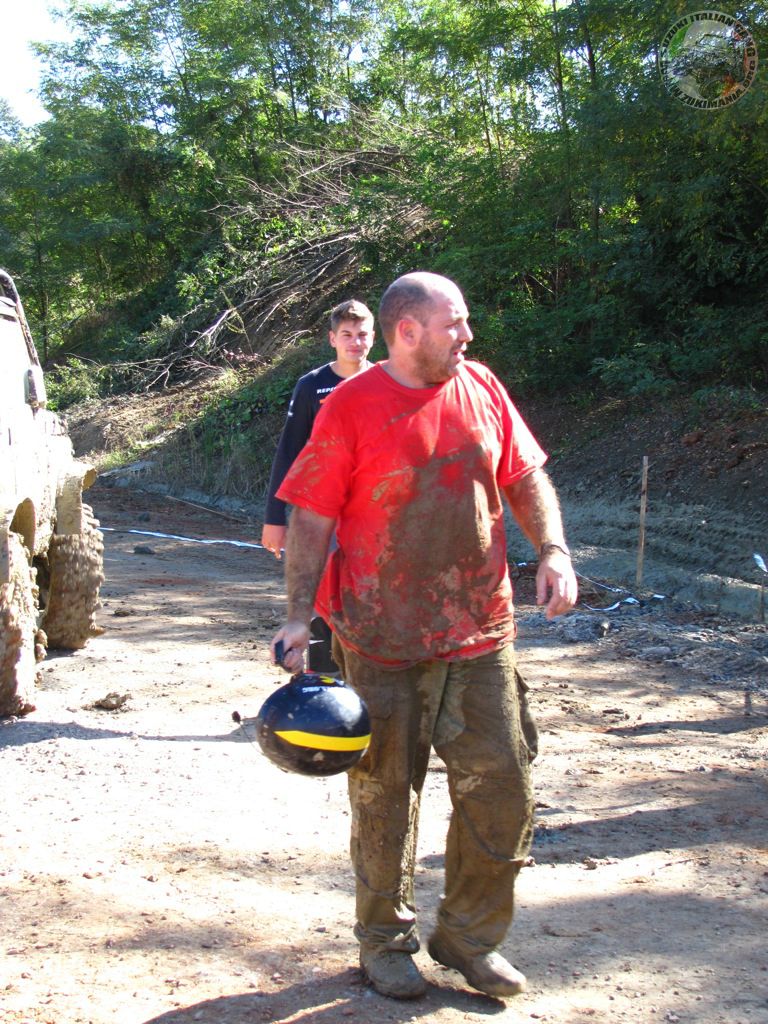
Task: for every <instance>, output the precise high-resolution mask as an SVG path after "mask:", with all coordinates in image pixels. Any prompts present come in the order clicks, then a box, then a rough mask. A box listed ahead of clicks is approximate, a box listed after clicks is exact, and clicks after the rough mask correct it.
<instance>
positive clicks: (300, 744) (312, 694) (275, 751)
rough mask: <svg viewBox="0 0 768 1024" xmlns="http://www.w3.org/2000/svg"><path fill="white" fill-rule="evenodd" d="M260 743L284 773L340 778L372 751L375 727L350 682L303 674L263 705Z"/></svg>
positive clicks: (258, 729)
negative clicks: (372, 736) (373, 728)
mask: <svg viewBox="0 0 768 1024" xmlns="http://www.w3.org/2000/svg"><path fill="white" fill-rule="evenodd" d="M256 738H257V739H258V741H259V745H260V746H261V749H262V751H263V752H264V753H265V754H266V755H267V757H268V758H269V759H270V761H272V762H274V764H276V765H277V766H278V768H282V769H283V771H287V772H298V773H299V774H300V775H337V774H338V773H339V772H345V771H347V769H348V768H352V766H353V765H355V764H357V762H358V761H359V760H360V758H361V757H362V756H363V754H364V753H365V751H366V750H367V749H368V743H369V742H370V739H371V722H370V719H369V717H368V709H367V708H366V706H365V704H364V703H363V701H362V700H361V699H360V698H359V697H358V695H357V694H356V693H355V691H354V690H353V689H352V688H351V687H349V686H347V685H346V683H344V682H342V681H341V680H340V679H334V678H332V677H331V676H325V675H320V674H319V673H318V672H300V673H299V674H298V675H295V676H294V677H293V679H291V681H290V682H289V683H286V684H285V686H281V687H280V688H279V689H278V690H275V692H274V693H272V694H270V696H269V697H267V699H266V700H265V701H264V703H263V704H262V706H261V710H260V711H259V713H258V715H257V717H256Z"/></svg>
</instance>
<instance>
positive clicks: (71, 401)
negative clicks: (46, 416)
mask: <svg viewBox="0 0 768 1024" xmlns="http://www.w3.org/2000/svg"><path fill="white" fill-rule="evenodd" d="M108 373H109V371H108V367H105V366H100V365H99V364H97V363H94V362H92V361H90V360H88V361H85V360H83V359H78V358H77V357H76V356H70V357H69V358H68V359H66V360H64V362H62V363H59V364H58V365H57V366H55V367H54V368H53V369H52V370H50V371H49V372H48V373H47V374H46V378H45V387H46V392H47V394H48V405H49V406H50V408H51V409H56V410H59V411H62V410H64V409H67V408H69V406H71V405H84V404H85V403H86V402H92V401H95V400H96V399H98V398H102V397H104V395H105V394H107V392H108V388H107V384H108Z"/></svg>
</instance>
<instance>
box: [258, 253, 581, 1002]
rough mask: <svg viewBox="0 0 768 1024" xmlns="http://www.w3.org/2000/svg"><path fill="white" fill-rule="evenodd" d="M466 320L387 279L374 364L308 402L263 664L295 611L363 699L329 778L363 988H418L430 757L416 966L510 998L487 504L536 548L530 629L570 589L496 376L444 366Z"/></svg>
mask: <svg viewBox="0 0 768 1024" xmlns="http://www.w3.org/2000/svg"><path fill="white" fill-rule="evenodd" d="M468 318H469V313H468V311H467V307H466V304H465V302H464V298H463V296H462V294H461V292H460V290H459V289H458V287H457V286H456V285H455V284H454V283H453V282H452V281H449V280H448V279H446V278H444V277H440V276H439V275H436V274H428V273H414V274H406V275H405V276H404V277H401V278H399V279H398V280H397V281H395V282H394V284H392V285H391V286H390V287H389V288H388V289H387V291H386V293H385V295H384V297H383V299H382V302H381V307H380V310H379V321H380V324H381V328H382V331H383V334H384V338H385V341H386V343H387V349H388V357H387V359H385V360H383V361H382V362H381V363H378V364H377V365H376V366H374V367H372V368H371V369H369V370H366V371H364V372H363V373H361V374H359V375H357V376H355V377H354V378H351V379H350V380H348V381H347V382H346V383H345V384H344V387H343V388H339V389H337V390H336V391H334V393H333V394H332V395H330V396H329V398H328V400H327V401H326V402H325V403H324V405H323V408H322V410H321V411H320V414H319V415H318V418H317V420H316V422H315V427H314V429H313V432H312V436H311V438H310V441H309V442H308V444H307V445H306V447H305V448H304V450H303V451H302V453H301V454H300V456H299V457H298V458H297V460H296V462H295V463H294V464H293V466H292V467H291V470H290V471H289V473H288V474H287V476H286V478H285V480H284V482H283V485H282V487H281V488H280V491H279V492H278V495H279V497H280V498H281V499H283V500H284V501H287V502H289V503H290V504H291V505H293V506H294V508H293V513H292V516H291V524H290V528H289V531H288V543H287V552H286V580H287V588H288V621H287V622H286V624H285V625H284V626H283V627H282V628H281V629H280V630H279V631H278V633H277V634H276V636H275V638H274V640H273V651H274V644H275V643H276V642H277V641H278V640H281V641H282V642H283V647H284V649H285V651H286V652H287V653H286V655H285V658H284V664H285V665H286V667H288V668H290V669H292V670H298V669H300V668H301V667H302V665H303V652H304V650H305V648H306V646H307V643H308V640H309V622H310V619H311V617H312V610H313V607H314V605H315V604H316V605H317V607H318V608H319V610H320V612H321V614H322V615H323V616H324V617H325V618H326V619H327V621H328V622H330V624H331V626H332V628H333V631H334V658H335V660H336V661H337V663H338V664H339V666H340V667H341V670H342V675H343V677H344V678H345V679H346V681H347V682H349V683H350V685H351V686H353V687H354V688H355V689H356V690H357V691H358V693H359V694H360V696H361V697H362V698H363V699H364V700H365V701H366V703H367V705H368V709H369V712H370V714H371V719H372V736H371V745H370V747H369V749H368V751H367V753H366V755H365V756H364V757H363V758H362V760H361V761H360V762H359V763H358V765H356V766H355V768H354V769H352V770H351V771H350V773H349V795H350V804H351V808H352V840H351V854H352V861H353V865H354V868H355V875H356V881H357V888H356V911H357V924H356V926H355V935H356V936H357V939H358V941H359V942H360V963H361V966H362V968H363V970H364V972H365V974H366V975H367V977H368V979H369V980H370V982H371V983H372V985H373V986H374V988H376V990H377V991H379V992H381V993H382V994H384V995H388V996H393V997H395V998H414V997H416V996H419V995H422V994H423V993H424V992H425V991H426V981H425V979H424V978H423V976H422V975H421V973H420V972H419V970H418V968H417V966H416V964H415V962H414V960H413V957H412V954H413V953H414V952H416V951H417V950H418V948H419V940H418V935H417V931H416V913H415V902H414V895H413V869H414V861H415V850H416V832H417V824H418V807H419V798H420V793H421V789H422V786H423V783H424V779H425V777H426V770H427V763H428V759H429V755H430V751H431V749H432V748H434V750H435V751H436V753H437V754H438V755H439V756H440V757H441V758H442V759H443V761H444V762H445V764H446V767H447V772H448V784H449V789H450V795H451V801H452V804H453V814H452V818H451V825H450V828H449V832H448V840H447V848H446V865H445V874H446V879H445V894H444V896H443V898H442V900H441V904H440V907H439V910H438V922H437V929H436V931H435V932H434V934H433V935H432V937H431V938H430V940H429V944H428V950H429V953H430V955H431V956H432V958H433V959H434V960H436V961H437V962H439V963H442V964H444V965H446V966H448V967H453V968H456V969H457V970H459V971H460V972H461V973H462V974H463V975H464V977H465V978H466V979H467V980H468V981H469V983H470V984H471V985H472V986H473V987H475V988H477V989H479V990H480V991H482V992H485V993H487V994H489V995H493V996H502V997H503V996H510V995H514V994H515V993H517V992H519V991H521V990H522V989H523V987H524V984H525V978H524V976H523V975H522V974H521V973H520V972H519V971H517V970H516V969H515V968H514V967H513V966H512V965H511V964H510V963H509V962H508V961H507V960H505V959H504V957H502V956H501V954H500V953H498V952H497V947H498V946H499V945H500V944H501V942H502V941H503V940H504V937H505V935H506V933H507V930H508V928H509V925H510V923H511V921H512V910H513V898H514V885H515V879H516V876H517V874H518V872H519V870H520V867H521V865H522V863H523V861H524V859H525V857H526V856H527V853H528V850H529V848H530V842H531V836H532V828H533V825H532V823H533V797H532V792H531V783H530V770H529V763H530V761H531V760H532V759H533V757H534V756H535V753H536V729H535V725H534V724H533V722H532V719H531V717H530V714H529V712H528V708H527V703H526V699H525V684H524V683H523V681H522V679H521V678H520V676H519V673H518V672H517V669H516V666H515V659H514V652H513V646H512V640H513V636H514V621H513V607H512V588H511V584H510V580H509V573H508V569H507V558H506V537H505V531H504V520H503V510H502V496H504V497H506V499H507V501H508V503H509V506H510V508H511V510H512V513H513V515H514V517H515V519H516V520H517V522H518V524H519V526H520V528H521V529H522V531H523V532H524V533H525V535H526V536H527V537H528V538H529V540H530V541H531V542H532V543H533V545H534V546H535V547H536V549H537V550H538V553H539V569H538V573H537V600H538V602H539V603H540V604H546V614H547V617H548V618H552V617H553V616H555V615H559V614H562V613H564V612H566V611H568V610H569V609H570V608H571V607H572V606H573V604H574V603H575V600H576V593H577V587H576V578H575V574H574V572H573V568H572V566H571V561H570V554H569V552H568V548H567V547H566V544H565V539H564V533H563V526H562V521H561V516H560V510H559V505H558V501H557V496H556V494H555V491H554V488H553V487H552V485H551V483H550V482H549V478H548V477H547V475H546V474H545V472H544V470H543V469H542V466H543V464H544V462H545V459H546V456H545V455H544V453H543V452H542V450H541V448H540V447H539V446H538V444H537V443H536V441H535V440H534V438H533V436H532V435H531V433H530V431H529V430H528V428H527V427H526V425H525V423H524V422H523V420H522V419H521V417H520V415H519V413H518V412H517V410H516V409H515V407H514V405H513V404H512V402H511V401H510V399H509V396H508V395H507V393H506V391H505V390H504V387H503V386H502V384H501V383H500V382H499V381H498V380H497V379H496V377H494V375H493V374H492V373H491V372H490V371H489V370H487V369H486V368H485V367H483V366H481V365H480V364H479V363H474V362H467V361H465V358H464V353H465V351H466V347H467V345H468V344H469V342H470V341H471V340H472V332H471V331H470V329H469V323H468ZM334 529H335V530H336V533H337V538H338V548H337V549H336V551H334V553H333V555H332V557H331V558H330V560H328V562H327V565H326V552H327V550H328V542H329V540H330V537H331V535H332V533H333V530H334Z"/></svg>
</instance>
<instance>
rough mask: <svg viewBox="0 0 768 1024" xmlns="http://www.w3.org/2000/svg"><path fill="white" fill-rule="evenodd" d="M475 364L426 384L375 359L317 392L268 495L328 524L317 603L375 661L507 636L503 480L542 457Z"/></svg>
mask: <svg viewBox="0 0 768 1024" xmlns="http://www.w3.org/2000/svg"><path fill="white" fill-rule="evenodd" d="M545 460H546V455H545V454H544V452H543V451H542V450H541V448H540V447H539V445H538V444H537V443H536V441H535V439H534V438H533V436H532V434H531V432H530V431H529V430H528V427H527V426H526V425H525V423H524V422H523V420H522V418H521V416H520V414H519V413H518V412H517V410H516V409H515V407H514V405H513V404H512V402H511V400H510V398H509V396H508V395H507V393H506V391H505V390H504V387H503V385H502V384H501V383H500V381H498V380H497V378H496V377H494V375H493V374H492V373H491V371H490V370H488V369H487V368H486V367H484V366H482V365H481V364H480V363H474V362H466V363H463V364H462V366H461V370H460V372H459V374H458V375H457V376H456V377H453V378H451V379H450V380H448V381H446V382H445V383H443V384H439V385H437V386H436V387H428V388H408V387H404V386H403V385H402V384H398V383H397V381H395V380H393V379H392V378H391V377H390V376H389V374H388V373H387V372H386V371H385V370H384V369H382V367H381V366H374V367H372V368H371V369H370V370H367V371H365V372H364V373H361V374H358V375H356V376H355V377H351V378H349V379H348V380H346V381H345V382H344V383H343V384H341V385H339V387H337V388H336V390H335V391H334V392H333V393H332V394H331V395H329V397H328V399H327V400H326V402H325V403H324V404H323V407H322V409H321V410H320V413H319V415H318V417H317V419H316V421H315V426H314V429H313V431H312V436H311V438H310V440H309V442H308V443H307V445H306V447H305V448H304V449H303V451H302V452H301V454H300V455H299V456H298V458H297V459H296V461H295V462H294V464H293V466H292V467H291V469H290V471H289V472H288V474H287V476H286V477H285V480H284V481H283V484H282V487H281V488H280V490H279V491H278V497H280V498H282V499H283V500H284V501H287V502H289V503H290V504H292V505H297V506H299V507H300V508H305V509H309V510H310V511H313V512H316V513H318V514H319V515H322V516H329V517H332V518H335V519H336V520H337V525H336V535H337V539H338V548H337V549H336V550H335V551H334V552H333V554H332V555H331V557H330V559H329V562H328V565H327V566H326V569H325V573H324V575H323V578H322V581H321V583H320V588H319V590H318V595H317V598H316V601H315V604H316V607H317V609H318V610H319V611H320V613H321V614H322V615H323V616H324V617H325V618H326V619H327V620H328V622H330V624H331V626H332V627H333V629H334V630H335V631H336V632H337V633H338V634H339V636H340V638H341V639H342V640H343V641H344V643H345V644H346V645H347V646H349V647H351V648H352V649H353V650H355V651H357V652H359V653H360V654H362V655H364V656H366V657H368V658H370V659H372V660H374V661H378V662H381V663H383V664H390V665H393V666H394V665H406V664H412V663H414V662H417V661H423V660H426V659H430V658H449V659H453V658H463V657H470V658H471V657H477V656H478V655H480V654H485V653H488V652H490V651H493V650H495V649H497V648H499V647H501V646H503V645H504V644H505V643H507V642H509V640H510V639H511V637H512V636H513V635H514V622H513V608H512V585H511V582H510V579H509V572H508V570H507V545H506V536H505V531H504V518H503V511H502V496H501V488H502V487H505V486H506V485H508V484H512V483H515V482H516V481H517V480H520V479H521V478H522V477H523V476H525V475H526V474H527V473H530V472H532V471H533V470H534V469H535V468H537V467H538V466H541V465H543V464H544V462H545Z"/></svg>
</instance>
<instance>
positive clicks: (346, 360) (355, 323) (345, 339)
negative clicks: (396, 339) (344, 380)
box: [328, 319, 373, 369]
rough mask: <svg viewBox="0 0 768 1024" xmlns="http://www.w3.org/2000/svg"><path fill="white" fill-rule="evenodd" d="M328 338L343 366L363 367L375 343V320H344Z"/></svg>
mask: <svg viewBox="0 0 768 1024" xmlns="http://www.w3.org/2000/svg"><path fill="white" fill-rule="evenodd" d="M328 338H329V340H330V342H331V346H332V347H333V348H334V349H335V350H336V359H337V360H338V362H339V363H340V364H341V365H342V367H343V368H345V369H353V368H355V367H356V368H357V369H361V368H362V367H363V366H364V364H365V361H366V359H367V358H368V353H369V352H370V351H371V346H372V345H373V320H372V319H369V320H342V321H341V322H340V323H339V325H338V327H337V328H336V330H335V331H329V332H328Z"/></svg>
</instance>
